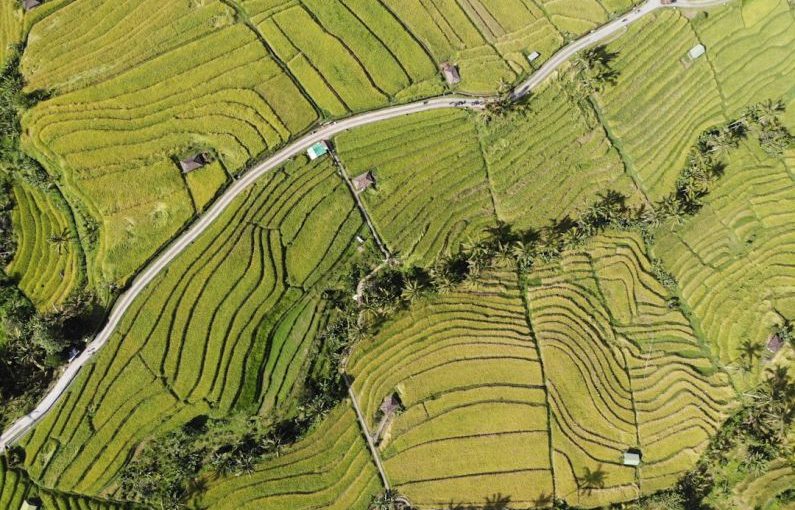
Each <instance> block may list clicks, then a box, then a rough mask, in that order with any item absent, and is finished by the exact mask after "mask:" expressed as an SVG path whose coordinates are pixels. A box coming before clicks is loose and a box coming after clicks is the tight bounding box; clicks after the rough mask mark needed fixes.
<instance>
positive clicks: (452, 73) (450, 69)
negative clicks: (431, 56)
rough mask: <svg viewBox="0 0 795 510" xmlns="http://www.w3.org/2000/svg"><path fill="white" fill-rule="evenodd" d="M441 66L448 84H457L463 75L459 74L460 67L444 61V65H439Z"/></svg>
mask: <svg viewBox="0 0 795 510" xmlns="http://www.w3.org/2000/svg"><path fill="white" fill-rule="evenodd" d="M439 68H440V69H441V70H442V76H444V79H445V81H446V82H447V84H448V85H455V84H456V83H458V82H460V81H461V75H459V74H458V68H457V67H456V66H454V65H453V64H451V63H450V62H442V65H441V66H439Z"/></svg>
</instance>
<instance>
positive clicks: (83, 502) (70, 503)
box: [0, 457, 131, 510]
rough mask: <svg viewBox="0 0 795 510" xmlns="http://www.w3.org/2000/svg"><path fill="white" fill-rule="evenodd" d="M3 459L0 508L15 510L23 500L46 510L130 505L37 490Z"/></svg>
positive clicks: (106, 509)
mask: <svg viewBox="0 0 795 510" xmlns="http://www.w3.org/2000/svg"><path fill="white" fill-rule="evenodd" d="M6 462H7V460H6V458H5V457H2V458H0V508H3V509H8V510H17V509H18V508H20V507H21V506H22V503H23V501H25V500H35V499H38V500H40V501H41V506H42V508H46V509H48V510H121V509H125V508H131V505H127V504H122V503H116V502H111V501H103V500H100V499H92V498H86V497H83V496H77V495H72V494H61V493H57V492H51V491H48V490H39V489H38V488H36V487H35V486H34V485H33V484H32V483H31V482H30V480H28V478H27V477H26V476H25V474H24V473H23V472H21V471H16V470H12V469H9V468H8V465H7V463H6Z"/></svg>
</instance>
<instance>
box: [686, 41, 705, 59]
mask: <svg viewBox="0 0 795 510" xmlns="http://www.w3.org/2000/svg"><path fill="white" fill-rule="evenodd" d="M706 52H707V48H705V47H704V45H703V44H696V45H695V46H693V47H692V48H690V51H688V52H687V56H688V57H690V60H695V59H697V58H698V57H700V56H702V55H703V54H704V53H706Z"/></svg>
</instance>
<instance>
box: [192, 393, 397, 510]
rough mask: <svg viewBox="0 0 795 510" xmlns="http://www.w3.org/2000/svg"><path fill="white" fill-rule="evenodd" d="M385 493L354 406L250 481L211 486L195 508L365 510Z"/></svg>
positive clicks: (337, 411)
mask: <svg viewBox="0 0 795 510" xmlns="http://www.w3.org/2000/svg"><path fill="white" fill-rule="evenodd" d="M382 490H383V488H382V486H381V480H380V479H379V477H378V472H377V471H376V468H375V464H374V463H373V461H372V459H371V457H370V452H368V451H367V445H366V443H365V440H364V437H363V436H362V434H361V430H360V429H359V425H358V424H357V423H356V417H355V415H354V412H353V408H352V407H351V406H350V402H347V401H346V402H343V403H342V404H341V405H340V406H339V407H338V408H336V409H335V410H334V411H332V412H331V413H330V414H329V415H328V416H327V417H326V418H324V420H323V422H322V423H320V424H318V425H317V426H316V428H315V429H314V430H313V431H312V432H310V433H309V434H308V435H307V436H306V437H305V438H304V439H302V440H301V441H299V442H298V443H296V444H294V445H292V446H290V447H289V448H287V449H286V450H285V451H283V452H282V453H281V454H280V455H279V456H277V457H274V458H272V459H270V460H267V461H264V462H262V463H260V464H258V465H257V467H256V469H255V470H254V472H253V473H251V474H249V475H247V476H240V477H229V478H225V479H220V480H212V481H210V482H209V487H208V490H207V492H206V494H204V495H203V496H202V497H201V498H200V499H198V500H196V501H194V502H193V504H194V505H196V506H197V507H200V508H205V509H207V510H225V509H229V510H238V509H240V510H243V509H251V510H255V509H261V508H268V509H269V510H270V509H272V510H309V509H315V508H328V509H330V510H365V509H367V508H368V505H369V503H370V500H371V498H372V496H374V495H375V494H378V493H380V492H381V491H382Z"/></svg>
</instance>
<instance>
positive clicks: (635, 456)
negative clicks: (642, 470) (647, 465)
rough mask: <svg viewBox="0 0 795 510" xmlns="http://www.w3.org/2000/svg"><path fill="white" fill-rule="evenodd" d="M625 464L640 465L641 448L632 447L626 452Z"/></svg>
mask: <svg viewBox="0 0 795 510" xmlns="http://www.w3.org/2000/svg"><path fill="white" fill-rule="evenodd" d="M624 465H625V466H639V465H640V450H636V449H634V448H630V449H629V450H627V451H625V452H624Z"/></svg>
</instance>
